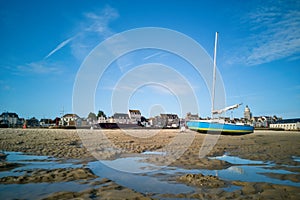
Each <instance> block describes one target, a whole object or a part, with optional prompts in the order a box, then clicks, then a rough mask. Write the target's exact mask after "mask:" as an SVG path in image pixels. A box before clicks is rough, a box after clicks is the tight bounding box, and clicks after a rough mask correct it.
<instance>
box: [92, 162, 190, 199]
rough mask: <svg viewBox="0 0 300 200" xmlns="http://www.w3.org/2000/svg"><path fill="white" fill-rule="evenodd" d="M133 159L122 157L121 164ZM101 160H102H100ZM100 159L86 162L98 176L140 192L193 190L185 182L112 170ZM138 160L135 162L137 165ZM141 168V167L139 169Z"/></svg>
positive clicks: (174, 192) (159, 192) (185, 191)
mask: <svg viewBox="0 0 300 200" xmlns="http://www.w3.org/2000/svg"><path fill="white" fill-rule="evenodd" d="M117 160H118V159H117ZM134 160H135V159H133V160H132V159H128V158H126V159H122V162H123V163H122V164H123V165H127V163H126V161H129V162H132V161H134ZM102 162H103V161H102ZM102 162H101V161H94V162H90V163H89V164H88V167H89V168H90V169H91V170H92V171H93V172H94V173H95V174H96V175H97V176H100V177H105V178H108V179H110V180H112V181H115V182H116V183H118V184H120V185H123V186H125V187H128V188H132V189H134V190H136V191H138V192H141V193H144V194H146V193H157V194H165V193H172V194H179V193H188V192H193V191H194V189H193V188H192V187H189V186H187V185H185V184H178V183H176V184H175V183H171V182H168V181H166V180H160V179H159V178H157V177H151V176H148V175H147V174H143V175H141V174H132V173H126V172H121V171H118V170H114V169H112V168H110V167H107V166H106V165H104V164H103V163H102ZM139 163H140V162H139V161H138V162H137V163H136V164H137V165H139ZM140 170H142V169H140Z"/></svg>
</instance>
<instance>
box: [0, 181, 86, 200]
mask: <svg viewBox="0 0 300 200" xmlns="http://www.w3.org/2000/svg"><path fill="white" fill-rule="evenodd" d="M88 187H90V185H86V184H80V183H76V182H59V183H28V184H0V190H1V192H0V199H20V198H22V199H41V198H44V197H46V196H48V195H49V194H51V193H54V192H58V191H62V190H63V191H70V192H76V191H80V190H85V189H87V188H88Z"/></svg>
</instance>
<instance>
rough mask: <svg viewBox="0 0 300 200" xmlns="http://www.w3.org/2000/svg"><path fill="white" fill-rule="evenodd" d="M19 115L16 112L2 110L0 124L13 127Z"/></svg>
mask: <svg viewBox="0 0 300 200" xmlns="http://www.w3.org/2000/svg"><path fill="white" fill-rule="evenodd" d="M18 121H19V116H18V115H17V114H16V113H10V112H4V113H2V114H1V115H0V124H1V125H3V126H5V125H6V126H7V127H15V126H16V125H17V124H18Z"/></svg>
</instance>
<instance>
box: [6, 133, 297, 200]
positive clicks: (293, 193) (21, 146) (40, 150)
mask: <svg viewBox="0 0 300 200" xmlns="http://www.w3.org/2000/svg"><path fill="white" fill-rule="evenodd" d="M185 137H186V141H191V144H189V143H184V141H185ZM214 137H218V138H217V141H216V144H215V145H212V144H213V143H214V142H207V140H208V139H209V137H207V135H206V134H199V133H195V132H192V131H189V130H187V131H186V132H184V133H180V132H179V130H132V131H131V132H130V131H129V132H128V131H127V132H123V131H122V130H102V131H100V130H58V129H0V150H4V151H15V152H25V153H28V154H34V155H46V156H53V157H55V158H60V159H77V160H79V162H81V163H87V162H89V161H92V160H96V159H115V158H117V157H122V156H124V155H127V154H134V153H141V152H145V151H162V152H163V151H166V150H168V148H169V146H170V144H172V148H173V149H172V152H175V153H176V152H179V151H180V150H182V149H183V150H184V151H183V152H181V153H182V155H181V153H180V156H177V157H176V159H174V160H170V161H169V162H167V161H166V160H164V161H161V160H159V159H160V158H161V157H160V158H159V157H158V158H157V159H154V160H151V159H150V160H149V161H152V162H154V163H156V164H158V165H159V163H164V164H165V163H168V164H169V166H176V167H181V168H185V169H224V168H227V167H229V166H230V165H231V164H230V163H228V162H226V161H221V160H212V159H209V158H208V157H212V156H221V155H224V154H229V155H232V156H238V157H240V158H244V159H250V160H259V161H266V162H272V163H276V165H277V168H282V169H286V166H292V167H293V168H291V170H290V171H293V172H297V173H299V171H300V170H299V168H300V167H299V164H300V163H299V162H296V161H295V160H294V159H293V156H296V157H300V142H299V141H300V132H286V131H255V132H254V133H253V134H248V135H240V136H228V135H221V136H214ZM176 138H179V139H178V140H176ZM191 138H192V140H191ZM214 139H215V138H214ZM204 141H205V142H204ZM204 143H205V145H208V146H209V145H211V147H212V149H211V150H210V151H209V152H208V153H207V154H205V156H204V157H201V156H200V157H201V158H200V157H199V150H200V148H201V146H202V145H203V144H204ZM168 145H169V146H168ZM183 145H185V146H186V145H187V147H182V146H183ZM86 147H88V149H87V148H86ZM200 154H201V153H200ZM94 156H96V158H95V157H94ZM13 167H14V163H7V162H6V161H5V158H4V159H2V160H1V165H0V170H1V171H3V170H4V171H5V170H11V169H12V168H13ZM289 169H290V168H289ZM289 169H288V170H289ZM266 175H267V176H270V177H273V178H277V179H281V180H291V181H293V182H300V180H299V179H300V177H299V174H296V175H295V176H293V175H287V174H284V175H279V174H266ZM95 178H96V177H95V175H94V174H93V173H92V172H90V171H89V169H86V168H79V169H76V170H75V169H56V170H52V171H51V170H46V171H45V170H38V169H37V170H35V171H34V172H31V173H28V174H27V175H23V176H20V177H4V178H1V179H0V184H13V183H14V184H26V183H33V182H45V181H46V182H47V181H48V182H58V181H65V182H67V181H71V180H79V181H86V180H90V179H95ZM99 178H102V177H99ZM176 180H177V182H178V183H184V184H187V185H192V186H193V187H195V188H198V189H197V190H196V191H195V192H193V193H190V194H164V195H161V196H160V197H158V198H182V199H185V198H196V199H203V198H204V199H216V198H218V199H226V198H230V199H245V198H249V199H259V198H260V199H270V198H274V199H298V198H299V195H298V194H300V188H299V187H292V186H285V185H275V184H271V183H259V182H257V183H249V182H241V181H231V182H228V181H225V180H220V179H219V178H217V177H212V176H204V175H200V174H197V175H193V174H186V175H180V176H178V177H177V178H176ZM97 181H98V182H97ZM97 181H94V184H95V185H97V184H99V185H101V187H98V188H90V189H88V190H84V191H76V192H67V191H63V189H62V191H61V192H59V193H54V194H50V195H49V196H48V197H47V198H48V199H69V198H81V199H122V197H128V199H148V198H150V197H151V195H147V194H141V193H138V192H136V191H134V190H132V189H129V188H126V187H124V186H121V185H118V184H117V183H115V182H113V181H111V180H106V179H101V180H97ZM106 181H107V182H106ZM92 182H93V181H92ZM103 183H105V184H103ZM201 184H202V185H201ZM227 184H231V185H236V186H239V187H240V188H239V189H237V190H235V191H224V190H222V187H224V185H227ZM0 188H1V185H0ZM152 198H156V197H153V196H152Z"/></svg>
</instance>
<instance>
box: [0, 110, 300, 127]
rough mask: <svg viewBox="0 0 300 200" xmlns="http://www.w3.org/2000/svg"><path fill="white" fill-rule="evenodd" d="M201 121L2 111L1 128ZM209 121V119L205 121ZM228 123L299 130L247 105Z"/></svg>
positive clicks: (296, 123)
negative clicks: (37, 115) (41, 115)
mask: <svg viewBox="0 0 300 200" xmlns="http://www.w3.org/2000/svg"><path fill="white" fill-rule="evenodd" d="M198 119H201V118H200V117H199V115H198V114H192V113H190V112H189V113H187V114H186V117H185V118H184V119H180V118H179V117H178V115H177V114H160V115H158V116H154V117H151V118H149V119H146V118H144V117H143V116H142V115H141V112H140V111H139V110H128V113H115V114H114V115H113V116H111V117H108V118H106V117H105V116H99V117H98V119H89V118H81V117H79V116H78V115H76V114H65V115H63V116H62V117H61V118H59V117H56V118H55V119H41V120H38V119H36V118H35V117H32V118H30V119H26V120H25V119H24V118H19V116H18V115H17V114H16V113H12V112H3V113H2V114H1V115H0V127H5V128H8V127H11V128H15V127H24V126H25V127H45V128H46V127H50V126H77V127H82V126H92V125H94V124H97V123H117V124H136V125H142V126H145V127H155V128H178V127H180V126H183V125H185V123H186V121H189V120H198ZM205 119H208V118H205ZM224 120H225V121H226V122H242V123H247V124H250V125H252V126H254V127H255V128H272V129H284V130H300V118H296V119H284V120H283V119H282V118H278V117H276V116H259V117H253V116H252V113H251V112H250V109H249V108H248V106H246V108H245V113H244V118H233V119H230V118H226V117H225V118H224Z"/></svg>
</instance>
